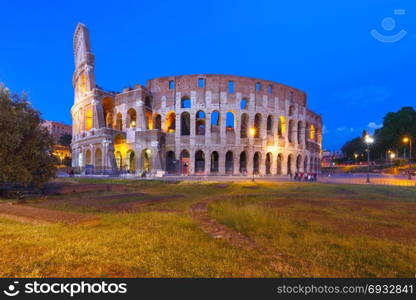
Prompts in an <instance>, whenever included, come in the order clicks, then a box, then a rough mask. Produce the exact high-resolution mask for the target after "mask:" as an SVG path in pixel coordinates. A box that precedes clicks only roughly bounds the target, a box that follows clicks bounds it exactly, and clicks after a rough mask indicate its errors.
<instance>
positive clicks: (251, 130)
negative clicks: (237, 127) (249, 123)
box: [249, 128, 256, 136]
mask: <svg viewBox="0 0 416 300" xmlns="http://www.w3.org/2000/svg"><path fill="white" fill-rule="evenodd" d="M249 133H250V135H251V136H255V135H256V128H250V130H249Z"/></svg>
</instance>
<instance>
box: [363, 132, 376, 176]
mask: <svg viewBox="0 0 416 300" xmlns="http://www.w3.org/2000/svg"><path fill="white" fill-rule="evenodd" d="M364 142H365V143H366V144H367V164H368V168H367V183H370V145H371V144H372V143H374V138H373V137H371V136H370V135H369V134H366V135H365V137H364Z"/></svg>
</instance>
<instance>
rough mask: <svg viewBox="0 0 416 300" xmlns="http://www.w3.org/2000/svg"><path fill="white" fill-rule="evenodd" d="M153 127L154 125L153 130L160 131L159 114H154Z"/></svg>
mask: <svg viewBox="0 0 416 300" xmlns="http://www.w3.org/2000/svg"><path fill="white" fill-rule="evenodd" d="M154 125H155V127H154V128H155V129H157V130H162V117H161V116H160V115H159V114H155V117H154Z"/></svg>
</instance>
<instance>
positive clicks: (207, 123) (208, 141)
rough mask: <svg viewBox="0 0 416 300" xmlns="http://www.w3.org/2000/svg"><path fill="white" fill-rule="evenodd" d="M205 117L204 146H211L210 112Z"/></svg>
mask: <svg viewBox="0 0 416 300" xmlns="http://www.w3.org/2000/svg"><path fill="white" fill-rule="evenodd" d="M205 116H206V119H205V144H206V145H211V112H207V113H206V115H205Z"/></svg>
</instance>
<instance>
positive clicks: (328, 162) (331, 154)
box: [322, 150, 344, 167]
mask: <svg viewBox="0 0 416 300" xmlns="http://www.w3.org/2000/svg"><path fill="white" fill-rule="evenodd" d="M342 158H344V153H342V151H341V150H336V151H328V150H324V151H322V166H323V167H329V166H332V165H333V163H334V162H335V161H336V160H338V159H342Z"/></svg>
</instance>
